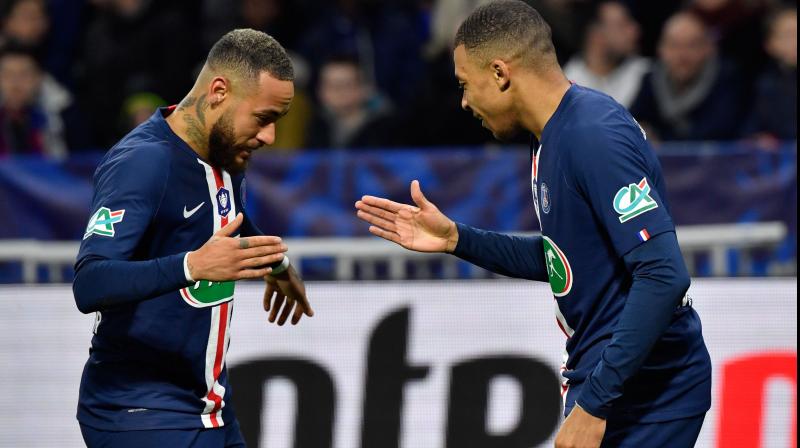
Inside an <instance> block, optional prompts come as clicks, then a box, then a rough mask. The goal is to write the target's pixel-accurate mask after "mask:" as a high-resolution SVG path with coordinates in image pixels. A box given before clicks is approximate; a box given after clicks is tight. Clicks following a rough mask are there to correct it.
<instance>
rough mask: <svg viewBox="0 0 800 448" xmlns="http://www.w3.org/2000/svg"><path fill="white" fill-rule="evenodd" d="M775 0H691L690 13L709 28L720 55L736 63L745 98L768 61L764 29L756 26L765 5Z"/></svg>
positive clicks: (761, 16) (761, 17) (762, 15)
mask: <svg viewBox="0 0 800 448" xmlns="http://www.w3.org/2000/svg"><path fill="white" fill-rule="evenodd" d="M773 1H774V0H692V1H691V4H690V5H689V12H692V13H694V14H695V15H696V16H697V17H699V18H700V20H702V21H703V23H705V25H706V27H708V30H709V34H710V35H711V38H712V39H713V40H714V44H715V45H716V46H717V48H718V51H719V54H720V56H722V57H723V58H724V59H725V60H728V61H731V62H733V63H735V64H736V66H737V67H736V69H737V71H738V72H739V73H740V75H741V77H742V79H743V81H744V82H745V85H744V87H745V88H746V90H745V95H750V93H751V91H750V89H749V86H750V85H751V84H752V83H753V81H754V80H755V78H756V76H757V75H758V73H759V72H760V71H761V69H762V67H764V65H765V64H766V62H767V57H766V54H765V53H764V50H763V48H762V46H761V42H763V40H764V34H763V28H762V27H760V26H758V25H757V24H759V23H760V22H761V21H762V20H763V18H764V12H765V6H766V4H767V3H771V2H773Z"/></svg>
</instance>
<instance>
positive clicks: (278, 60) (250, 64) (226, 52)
mask: <svg viewBox="0 0 800 448" xmlns="http://www.w3.org/2000/svg"><path fill="white" fill-rule="evenodd" d="M206 64H207V65H208V66H209V67H211V69H213V70H223V71H228V72H233V73H235V74H237V75H239V76H240V77H241V78H242V79H244V80H246V81H257V80H258V77H259V76H260V74H261V73H262V72H267V73H269V74H270V75H271V76H272V77H274V78H276V79H279V80H281V81H293V80H294V69H293V68H292V61H291V60H290V59H289V56H288V55H287V54H286V50H285V49H284V48H283V47H282V46H281V44H280V43H278V41H277V40H275V38H273V37H272V36H270V35H269V34H267V33H262V32H261V31H256V30H252V29H238V30H233V31H230V32H229V33H227V34H225V35H224V36H222V37H221V38H220V39H219V40H218V41H217V43H215V44H214V46H213V47H211V51H209V52H208V58H206Z"/></svg>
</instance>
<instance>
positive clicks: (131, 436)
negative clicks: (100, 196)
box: [81, 420, 245, 448]
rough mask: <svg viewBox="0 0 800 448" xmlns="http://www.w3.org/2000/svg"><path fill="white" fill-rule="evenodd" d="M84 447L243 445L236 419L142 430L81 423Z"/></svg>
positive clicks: (241, 447)
mask: <svg viewBox="0 0 800 448" xmlns="http://www.w3.org/2000/svg"><path fill="white" fill-rule="evenodd" d="M81 434H83V441H84V442H86V446H87V447H88V448H142V447H150V446H153V447H156V446H159V447H160V446H163V447H169V448H245V444H244V438H242V432H241V431H240V430H239V422H238V421H235V420H234V422H233V424H228V425H225V426H223V427H221V428H211V429H153V430H146V431H102V430H99V429H94V428H92V427H89V426H86V425H81Z"/></svg>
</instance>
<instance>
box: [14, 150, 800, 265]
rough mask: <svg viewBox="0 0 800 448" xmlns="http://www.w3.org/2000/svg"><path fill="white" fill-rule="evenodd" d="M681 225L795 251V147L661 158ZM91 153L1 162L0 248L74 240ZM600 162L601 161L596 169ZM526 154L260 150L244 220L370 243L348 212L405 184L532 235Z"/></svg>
mask: <svg viewBox="0 0 800 448" xmlns="http://www.w3.org/2000/svg"><path fill="white" fill-rule="evenodd" d="M659 156H660V159H661V163H662V165H663V168H664V175H665V178H666V180H667V186H668V191H669V201H670V204H671V208H672V213H673V216H674V218H675V221H676V224H678V225H692V224H717V223H737V222H757V221H783V222H785V223H786V225H787V228H788V229H789V234H790V241H787V243H786V244H785V245H784V246H783V248H782V249H781V250H783V251H784V252H786V251H788V252H789V253H790V254H789V256H791V254H793V253H794V244H795V241H796V239H795V236H796V229H797V145H796V142H791V143H789V144H786V145H784V146H782V147H780V148H778V149H776V150H773V151H765V150H759V149H756V148H753V147H749V146H746V145H744V144H742V143H730V144H701V143H692V144H670V145H663V146H661V147H660V148H659ZM99 160H100V155H99V154H85V155H81V156H74V157H72V158H70V159H69V160H67V161H66V162H62V163H55V162H46V161H42V160H37V159H9V160H3V161H2V162H0V213H2V214H3V216H6V217H7V218H10V219H6V220H5V225H3V226H2V227H0V239H12V238H14V239H18V238H37V239H46V240H47V239H49V240H78V239H80V237H81V236H82V235H83V231H84V229H85V227H86V223H87V221H88V218H89V215H90V214H91V212H92V211H90V210H89V207H90V201H91V194H92V174H93V171H94V168H95V167H96V166H97V163H98V162H99ZM597 163H601V164H602V163H603V161H602V160H598V161H597ZM530 168H531V167H530V155H529V150H528V148H524V147H519V148H503V149H479V148H465V149H441V148H428V149H424V150H399V149H398V150H383V151H377V150H376V151H359V152H346V151H341V150H339V151H325V152H323V151H308V152H298V153H288V154H287V153H281V152H273V153H271V152H268V151H264V152H263V153H260V154H259V155H258V157H255V158H254V160H253V163H252V166H251V168H250V169H249V171H248V177H247V206H246V208H247V211H248V213H249V214H250V215H251V216H252V217H253V218H254V220H255V222H256V223H257V224H258V225H259V227H260V228H261V229H262V230H263V231H264V232H265V233H267V234H274V235H281V236H285V237H289V236H296V237H302V236H354V235H368V232H367V226H366V225H364V224H363V223H362V222H361V221H359V220H357V219H356V217H355V213H354V210H353V203H354V202H355V201H356V200H358V199H359V198H360V197H361V196H362V195H364V194H371V195H378V196H385V197H389V198H392V199H394V200H397V201H402V202H408V201H410V197H409V191H408V189H409V184H410V182H411V180H413V179H419V180H420V182H421V184H422V188H423V191H424V192H425V193H426V195H427V196H428V198H429V199H430V200H431V201H433V202H434V203H436V204H437V205H438V206H439V208H440V209H441V210H443V211H444V212H445V213H446V214H448V215H449V216H451V217H452V218H453V219H454V220H457V221H461V222H464V223H468V224H471V225H474V226H477V227H481V228H486V229H492V230H498V231H526V230H535V229H536V228H537V223H536V219H535V218H534V212H533V207H532V202H531V201H532V199H531V189H530V180H529V179H530V175H531V174H530Z"/></svg>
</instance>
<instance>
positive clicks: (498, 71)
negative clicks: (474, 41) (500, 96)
mask: <svg viewBox="0 0 800 448" xmlns="http://www.w3.org/2000/svg"><path fill="white" fill-rule="evenodd" d="M489 67H490V68H491V70H492V77H493V78H494V82H495V84H496V85H497V88H498V89H500V91H501V92H505V91H506V90H508V88H509V87H510V86H511V70H510V69H509V67H508V64H506V62H505V61H503V60H502V59H495V60H494V61H492V63H491V64H490V65H489Z"/></svg>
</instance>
